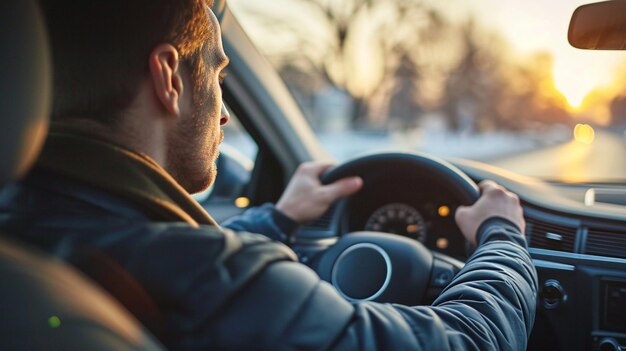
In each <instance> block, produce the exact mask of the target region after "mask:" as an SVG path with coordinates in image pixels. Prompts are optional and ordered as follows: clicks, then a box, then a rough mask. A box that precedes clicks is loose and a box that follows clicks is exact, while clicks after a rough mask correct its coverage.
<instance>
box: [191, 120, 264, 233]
mask: <svg viewBox="0 0 626 351" xmlns="http://www.w3.org/2000/svg"><path fill="white" fill-rule="evenodd" d="M229 111H231V110H230V109H229ZM258 152H259V148H258V146H257V144H256V142H255V141H254V140H253V139H252V137H251V136H250V134H248V132H247V131H246V130H245V129H244V128H243V126H242V125H241V123H240V122H239V120H238V118H237V116H235V115H234V114H233V113H232V111H231V118H230V121H229V122H228V124H227V125H226V126H225V127H224V142H223V143H222V145H221V146H220V156H219V157H218V159H217V161H216V162H217V177H216V178H215V182H214V183H213V185H212V186H211V187H210V188H209V189H207V190H206V191H204V192H202V193H199V194H196V195H194V196H193V197H194V198H195V199H196V201H198V202H199V203H200V204H201V205H202V206H203V207H204V208H205V209H206V210H207V211H208V212H209V213H211V215H213V217H214V218H215V219H216V220H217V221H218V222H220V221H222V220H224V219H226V218H228V217H230V216H232V215H235V214H237V213H239V212H241V211H242V210H243V209H245V208H246V207H248V205H249V204H250V201H249V199H248V198H247V197H246V191H247V187H248V185H249V183H250V178H251V176H252V170H253V169H254V160H255V159H256V157H257V154H258Z"/></svg>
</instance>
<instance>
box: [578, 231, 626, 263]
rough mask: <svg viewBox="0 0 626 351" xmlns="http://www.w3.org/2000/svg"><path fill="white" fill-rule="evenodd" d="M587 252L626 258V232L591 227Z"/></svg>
mask: <svg viewBox="0 0 626 351" xmlns="http://www.w3.org/2000/svg"><path fill="white" fill-rule="evenodd" d="M585 253H587V254H589V255H598V256H610V257H619V258H626V232H617V231H611V230H602V229H591V228H589V234H588V235H587V246H586V247H585Z"/></svg>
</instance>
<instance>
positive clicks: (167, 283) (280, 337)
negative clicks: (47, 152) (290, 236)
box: [0, 167, 537, 350]
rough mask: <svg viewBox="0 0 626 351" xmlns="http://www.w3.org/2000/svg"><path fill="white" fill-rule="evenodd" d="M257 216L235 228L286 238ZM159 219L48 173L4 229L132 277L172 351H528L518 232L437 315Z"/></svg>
mask: <svg viewBox="0 0 626 351" xmlns="http://www.w3.org/2000/svg"><path fill="white" fill-rule="evenodd" d="M43 168H45V167H43ZM61 173H62V172H61ZM260 211H265V212H264V213H265V215H263V214H262V213H261V212H257V214H261V215H262V216H265V217H264V218H265V219H262V220H261V222H263V221H265V222H264V223H258V219H256V221H257V223H254V222H255V220H249V219H246V218H244V219H242V220H240V221H238V222H237V221H236V222H234V223H233V226H234V227H237V228H239V229H241V228H247V227H251V226H256V227H257V228H263V226H269V227H273V228H274V229H278V230H280V228H279V227H280V226H278V227H276V223H273V221H274V220H275V219H274V215H273V214H272V213H273V212H272V211H273V210H272V209H271V208H266V209H264V210H260ZM154 217H155V214H154V213H153V212H150V211H146V210H144V209H143V208H142V206H139V205H137V203H133V202H132V201H129V200H128V199H125V198H123V197H121V196H118V195H111V194H109V193H107V192H104V191H101V190H100V189H97V188H96V187H93V186H90V185H87V184H84V183H81V182H77V181H74V180H71V179H68V177H66V176H64V175H59V173H55V172H50V170H46V169H42V167H39V168H38V170H36V171H35V172H34V173H33V174H32V175H31V176H30V177H29V178H27V179H26V180H24V181H23V182H21V183H19V184H14V185H11V186H9V187H7V188H5V189H3V191H2V192H1V193H0V231H2V232H6V233H14V234H16V235H17V236H18V238H19V239H20V240H22V241H26V242H28V243H30V244H33V245H36V246H38V247H40V248H42V249H43V250H46V251H48V252H50V253H53V254H55V255H57V256H59V257H61V258H69V257H72V256H73V255H74V253H75V252H77V251H80V250H83V249H88V250H97V252H99V253H101V254H103V255H105V256H106V257H107V258H109V259H112V260H113V261H114V262H115V263H116V264H117V265H119V266H120V267H123V269H124V271H125V272H127V273H128V274H130V276H131V277H132V278H133V279H134V280H136V282H138V283H139V284H140V285H141V286H142V287H143V289H145V291H146V292H147V294H148V295H149V298H150V299H151V300H152V301H153V302H154V303H155V305H156V306H157V307H158V310H159V313H160V314H161V316H162V318H163V323H164V324H163V325H162V329H161V330H162V333H161V335H160V338H161V339H162V341H164V342H165V344H166V346H168V347H169V348H170V349H172V350H213V349H220V350H525V348H526V343H527V340H528V336H529V335H530V331H531V329H532V325H533V320H534V316H535V302H536V301H535V300H536V293H537V282H536V272H535V269H534V267H533V265H532V261H531V258H530V256H529V254H528V251H527V249H526V242H525V240H524V238H523V236H522V235H521V234H520V232H519V229H518V228H516V227H515V226H513V225H512V224H510V223H509V222H506V221H503V220H499V219H492V220H490V221H488V223H486V224H484V225H483V226H482V227H481V229H480V233H479V238H480V245H479V247H478V249H477V250H476V252H475V253H474V254H473V256H472V257H471V258H470V259H469V260H468V262H467V264H466V266H465V268H464V269H463V270H462V271H461V272H460V273H459V274H458V275H457V277H456V278H455V279H454V281H453V282H452V283H451V284H450V285H449V286H448V287H447V288H446V289H445V290H444V292H443V293H442V294H441V295H440V297H439V298H438V299H437V300H436V301H435V302H434V303H433V305H432V306H400V305H392V304H379V303H372V302H363V303H350V302H347V301H346V300H344V299H343V298H341V297H340V296H339V294H338V293H337V292H336V291H335V290H334V288H333V287H332V286H330V285H329V284H327V283H325V282H323V281H321V280H320V279H319V277H318V276H317V275H316V274H315V273H314V272H313V271H311V270H310V269H309V268H307V267H306V266H304V265H302V264H299V263H297V262H296V257H295V255H294V254H293V252H292V251H291V250H290V249H289V248H288V247H286V246H284V245H283V244H281V243H279V242H276V241H271V240H269V239H268V238H266V237H264V236H261V235H256V234H249V233H245V232H233V231H231V230H228V229H224V228H218V227H215V226H210V225H200V226H197V225H190V224H187V223H184V222H180V221H179V222H176V221H173V220H169V219H168V220H159V219H158V218H154ZM246 223H248V224H246ZM78 264H79V265H80V264H81V263H80V262H79V263H78Z"/></svg>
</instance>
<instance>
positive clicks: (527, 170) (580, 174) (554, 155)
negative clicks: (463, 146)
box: [489, 130, 626, 183]
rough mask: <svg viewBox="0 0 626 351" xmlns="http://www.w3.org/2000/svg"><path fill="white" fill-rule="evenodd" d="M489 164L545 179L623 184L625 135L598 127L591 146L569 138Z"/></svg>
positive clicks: (625, 168) (625, 181)
mask: <svg viewBox="0 0 626 351" xmlns="http://www.w3.org/2000/svg"><path fill="white" fill-rule="evenodd" d="M489 163H490V164H492V165H494V166H498V167H501V168H505V169H507V170H510V171H513V172H515V173H519V174H523V175H528V176H536V177H540V178H544V179H554V180H561V181H565V182H576V183H579V182H588V181H596V182H602V181H617V182H621V183H626V138H625V137H624V135H623V134H619V133H614V132H610V131H602V130H600V131H596V138H595V141H594V142H593V143H592V144H590V145H587V144H583V143H580V142H577V141H574V140H572V141H571V142H567V143H565V144H562V145H559V146H554V147H550V148H547V149H541V150H535V151H531V152H528V153H523V154H520V155H514V156H509V157H506V158H502V159H496V160H491V161H489Z"/></svg>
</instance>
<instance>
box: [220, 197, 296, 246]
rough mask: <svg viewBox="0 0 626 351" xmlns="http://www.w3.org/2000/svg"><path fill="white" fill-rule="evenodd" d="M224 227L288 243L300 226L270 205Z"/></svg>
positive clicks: (247, 213)
mask: <svg viewBox="0 0 626 351" xmlns="http://www.w3.org/2000/svg"><path fill="white" fill-rule="evenodd" d="M222 227H223V228H226V229H230V230H233V231H235V232H249V233H256V234H262V235H265V236H266V237H268V238H270V239H272V240H276V241H280V242H282V243H286V242H287V241H288V240H289V238H290V237H291V235H292V234H293V233H294V232H295V231H296V230H298V228H299V227H300V225H299V224H298V223H297V222H295V221H293V220H292V219H291V218H289V217H287V216H286V215H284V214H283V213H282V212H280V211H279V210H277V209H276V207H275V206H274V205H272V204H269V203H268V204H264V205H262V206H259V207H253V208H250V209H248V210H246V211H245V212H244V213H242V214H240V215H238V216H235V217H233V218H230V219H228V220H226V221H225V222H224V223H222Z"/></svg>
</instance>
